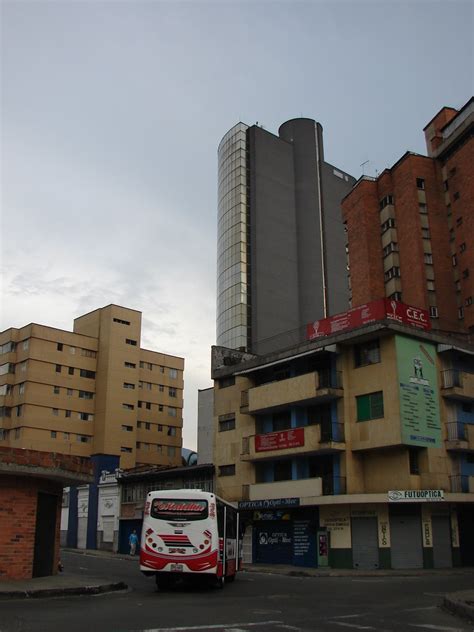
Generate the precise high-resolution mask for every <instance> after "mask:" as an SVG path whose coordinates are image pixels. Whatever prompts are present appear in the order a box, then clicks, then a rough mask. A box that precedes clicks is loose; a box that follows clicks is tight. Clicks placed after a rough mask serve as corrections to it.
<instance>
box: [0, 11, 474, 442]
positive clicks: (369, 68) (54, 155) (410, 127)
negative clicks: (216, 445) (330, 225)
mask: <svg viewBox="0 0 474 632" xmlns="http://www.w3.org/2000/svg"><path fill="white" fill-rule="evenodd" d="M473 6H474V4H473V2H472V1H470V0H469V1H464V0H452V1H449V0H444V1H442V2H435V1H431V0H411V1H409V2H401V1H390V0H387V1H385V0H374V1H372V2H360V1H357V0H353V1H347V2H344V1H338V0H331V1H320V2H317V1H312V2H311V1H309V2H298V1H295V0H292V1H291V2H290V1H288V2H285V1H281V2H277V1H274V2H270V1H267V2H265V1H261V2H258V1H255V2H253V1H252V2H250V1H249V2H247V1H244V0H242V1H241V2H238V1H226V0H221V1H220V2H217V1H216V2H199V1H193V2H180V1H158V0H156V1H155V0H142V1H140V0H130V1H115V0H102V1H92V0H82V1H80V0H79V1H69V0H58V1H56V2H43V1H42V0H34V1H31V2H30V1H26V0H16V1H9V0H3V1H2V2H1V13H2V15H1V17H2V44H1V55H2V69H1V88H2V95H1V123H2V173H1V175H2V182H1V208H2V242H1V246H2V266H3V271H2V280H3V286H2V290H1V298H2V310H1V320H0V330H3V329H6V328H7V327H10V326H13V327H20V326H23V325H25V324H27V323H29V322H32V321H34V322H39V323H44V324H48V325H51V326H55V327H60V328H63V329H71V328H72V321H73V318H74V317H76V316H78V315H80V314H83V313H86V312H88V311H90V310H92V309H95V308H97V307H102V306H104V305H107V304H109V303H112V302H113V303H118V304H121V305H124V306H127V307H132V308H134V309H138V310H140V311H142V312H143V317H144V327H143V339H142V344H143V345H144V346H146V347H147V348H150V349H153V350H156V351H162V352H165V353H171V354H175V355H181V356H184V357H185V359H186V370H185V411H184V418H185V424H184V444H185V446H187V447H195V444H196V417H197V389H198V388H206V387H208V386H210V385H211V380H210V346H211V344H213V343H214V341H215V262H216V255H215V252H216V188H217V187H216V150H217V145H218V143H219V140H220V138H221V137H222V136H223V134H224V133H225V132H226V131H227V129H228V128H230V127H231V126H232V125H234V124H235V123H236V122H237V121H239V120H242V121H244V122H246V123H249V124H252V123H254V122H255V121H259V123H261V124H263V125H264V126H265V127H266V129H268V130H269V131H271V132H274V133H277V130H278V127H279V125H280V124H281V123H282V122H284V121H285V120H287V119H289V118H293V117H297V116H301V115H303V116H307V117H311V118H315V119H316V120H318V121H319V122H321V124H322V125H323V127H324V134H325V157H326V160H328V161H329V162H331V163H333V164H335V165H338V166H340V167H341V168H343V169H345V170H346V171H348V172H349V173H351V174H353V175H354V176H355V177H359V176H360V175H361V173H362V171H361V166H360V165H361V164H362V163H364V162H365V161H367V160H368V161H369V163H368V164H367V166H366V167H365V173H368V174H370V175H374V174H375V172H376V170H378V171H381V170H382V169H384V168H385V167H386V166H390V165H391V164H393V162H395V161H396V160H397V159H398V158H399V157H400V156H401V155H402V154H403V153H404V152H405V151H406V150H407V149H409V150H412V151H417V152H420V153H424V141H423V133H422V128H423V127H424V125H425V124H426V123H427V122H428V121H429V119H430V118H431V117H432V116H433V115H434V114H435V113H436V112H437V111H438V110H439V109H440V108H441V107H442V106H443V105H449V106H453V107H460V106H462V105H463V104H464V103H465V102H466V101H467V100H468V99H469V97H470V96H471V95H472V93H473V91H474V90H473V74H474V73H473V43H472V42H473V38H472V33H473V32H474V24H473Z"/></svg>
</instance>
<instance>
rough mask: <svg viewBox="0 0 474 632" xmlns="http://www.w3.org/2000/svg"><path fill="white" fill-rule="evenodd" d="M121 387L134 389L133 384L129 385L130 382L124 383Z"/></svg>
mask: <svg viewBox="0 0 474 632" xmlns="http://www.w3.org/2000/svg"><path fill="white" fill-rule="evenodd" d="M123 387H124V388H129V389H132V390H133V389H134V388H135V384H131V383H130V382H124V383H123Z"/></svg>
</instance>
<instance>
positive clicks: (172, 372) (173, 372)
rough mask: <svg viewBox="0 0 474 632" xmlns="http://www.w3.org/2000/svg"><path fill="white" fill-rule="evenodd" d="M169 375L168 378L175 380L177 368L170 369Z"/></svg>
mask: <svg viewBox="0 0 474 632" xmlns="http://www.w3.org/2000/svg"><path fill="white" fill-rule="evenodd" d="M169 375H170V378H171V379H172V380H176V378H177V377H178V370H177V369H170V370H169Z"/></svg>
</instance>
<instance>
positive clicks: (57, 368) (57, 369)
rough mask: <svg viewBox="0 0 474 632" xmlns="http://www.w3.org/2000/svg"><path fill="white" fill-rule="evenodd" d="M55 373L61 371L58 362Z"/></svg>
mask: <svg viewBox="0 0 474 632" xmlns="http://www.w3.org/2000/svg"><path fill="white" fill-rule="evenodd" d="M56 373H61V365H60V364H57V365H56Z"/></svg>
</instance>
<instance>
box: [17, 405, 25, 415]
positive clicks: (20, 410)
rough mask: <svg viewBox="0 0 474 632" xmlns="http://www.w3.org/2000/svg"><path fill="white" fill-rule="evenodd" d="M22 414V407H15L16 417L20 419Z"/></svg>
mask: <svg viewBox="0 0 474 632" xmlns="http://www.w3.org/2000/svg"><path fill="white" fill-rule="evenodd" d="M22 414H23V406H22V405H21V404H20V406H17V407H16V416H17V417H21V416H22Z"/></svg>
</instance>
